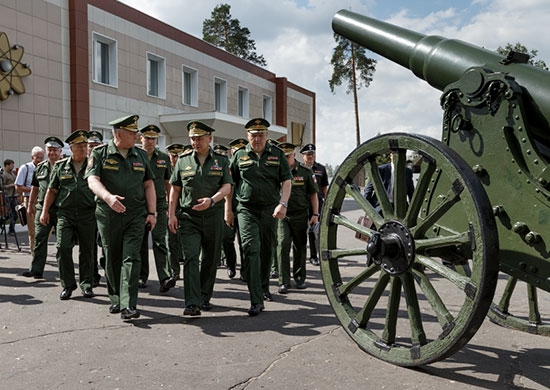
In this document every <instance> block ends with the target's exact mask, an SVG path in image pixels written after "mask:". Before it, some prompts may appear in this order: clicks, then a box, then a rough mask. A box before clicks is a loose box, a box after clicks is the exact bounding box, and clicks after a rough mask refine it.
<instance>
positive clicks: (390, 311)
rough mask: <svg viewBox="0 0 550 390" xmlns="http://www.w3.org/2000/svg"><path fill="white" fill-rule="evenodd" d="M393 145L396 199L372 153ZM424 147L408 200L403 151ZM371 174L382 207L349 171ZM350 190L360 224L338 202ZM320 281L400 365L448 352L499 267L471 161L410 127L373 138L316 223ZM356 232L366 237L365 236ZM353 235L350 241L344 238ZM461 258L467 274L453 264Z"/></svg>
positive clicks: (473, 323)
mask: <svg viewBox="0 0 550 390" xmlns="http://www.w3.org/2000/svg"><path fill="white" fill-rule="evenodd" d="M389 152H392V154H393V164H394V174H393V200H392V201H390V199H388V196H387V195H386V192H385V190H384V186H383V181H382V178H381V175H380V173H379V165H380V163H378V162H377V161H378V160H379V158H380V156H382V155H389ZM411 153H413V154H416V155H417V156H420V157H421V159H420V163H419V164H418V165H419V173H418V180H417V182H416V185H415V190H414V193H413V196H412V199H411V200H410V202H408V201H407V190H406V169H407V154H409V155H410V154H411ZM363 169H365V170H366V173H367V175H368V177H369V180H372V183H373V186H374V190H375V193H376V194H377V196H378V199H379V202H380V205H381V213H380V214H379V213H378V212H377V211H376V209H375V208H374V207H373V206H372V205H371V204H370V203H369V202H367V201H366V200H365V198H364V197H363V194H362V193H361V190H360V188H359V187H358V186H357V185H356V184H354V179H355V178H356V176H357V175H358V173H360V172H361V171H362V170H363ZM350 198H351V199H353V200H354V201H355V202H356V204H357V205H358V206H359V208H360V213H361V215H367V216H369V217H370V218H371V219H372V221H373V223H374V224H373V226H372V228H366V227H364V226H363V225H362V224H359V223H358V222H356V220H357V215H358V214H357V212H355V216H354V218H350V217H348V216H347V212H342V211H341V210H342V205H343V204H344V201H345V199H348V202H349V200H350ZM319 234H320V253H321V257H322V261H321V270H322V276H323V283H324V287H325V290H326V293H327V295H328V299H329V301H330V304H331V305H332V308H333V309H334V312H335V314H336V317H337V318H338V320H339V321H340V323H341V324H342V326H343V327H344V329H345V330H346V332H347V333H348V334H349V335H350V336H351V337H352V339H353V340H354V341H355V342H356V343H357V344H358V345H359V346H360V347H361V348H362V349H363V350H364V351H366V352H368V353H369V354H371V355H373V356H375V357H377V358H379V359H382V360H385V361H387V362H390V363H393V364H396V365H400V366H418V365H422V364H428V363H432V362H435V361H438V360H441V359H444V358H446V357H448V356H450V355H451V354H453V353H455V352H456V351H458V350H459V349H460V348H461V347H463V346H464V345H465V344H466V343H467V342H468V340H470V338H471V337H472V336H473V335H474V334H475V332H476V331H477V329H478V328H479V326H480V325H481V323H482V322H483V320H484V318H485V316H486V314H487V311H488V310H489V306H490V303H491V300H492V298H493V294H494V291H495V286H496V282H497V276H498V235H497V229H496V225H495V220H494V217H493V213H492V209H491V205H490V203H489V200H488V198H487V195H486V193H485V191H484V189H483V188H482V186H481V184H480V183H479V180H478V179H477V178H476V177H475V174H474V173H473V171H472V170H471V168H470V167H469V166H468V164H467V163H466V162H465V161H464V160H463V159H462V158H461V157H460V156H459V155H458V154H457V153H456V152H454V151H453V150H452V149H450V148H449V147H448V146H446V145H445V144H443V143H441V142H440V141H437V140H435V139H432V138H429V137H425V136H420V135H411V134H388V135H383V136H379V137H376V138H373V139H371V140H369V141H367V142H365V143H363V144H362V145H361V146H359V147H358V148H357V149H355V150H354V151H353V152H352V153H351V154H350V155H349V156H348V157H347V158H346V160H345V161H344V162H343V163H342V165H341V166H340V168H339V169H338V171H337V172H336V174H335V177H334V178H333V180H332V182H331V185H330V187H329V190H328V192H327V198H326V202H325V205H324V206H323V211H322V217H321V227H320V232H319ZM356 234H361V235H364V236H366V237H369V241H368V243H366V242H364V241H361V240H359V239H356V238H355V237H356ZM350 243H351V246H350ZM456 265H461V266H467V267H468V268H469V269H470V270H471V272H470V275H464V274H463V273H461V272H458V271H457V270H456Z"/></svg>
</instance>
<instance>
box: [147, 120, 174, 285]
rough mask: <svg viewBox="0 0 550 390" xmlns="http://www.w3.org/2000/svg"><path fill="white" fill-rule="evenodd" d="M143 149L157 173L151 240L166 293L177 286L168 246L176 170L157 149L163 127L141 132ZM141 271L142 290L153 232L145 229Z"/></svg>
mask: <svg viewBox="0 0 550 390" xmlns="http://www.w3.org/2000/svg"><path fill="white" fill-rule="evenodd" d="M140 132H141V137H140V138H141V147H142V148H143V150H145V151H146V152H147V156H148V157H149V163H150V165H151V169H152V170H153V173H154V174H155V178H154V179H153V183H154V184H155V193H156V195H157V224H156V225H155V228H154V229H153V230H152V231H151V241H152V243H153V256H154V258H155V266H156V269H157V275H158V280H159V283H160V292H162V293H164V292H167V291H168V290H170V289H171V288H172V287H174V286H175V285H176V278H175V276H174V277H172V270H171V267H170V264H169V262H168V247H167V246H166V231H167V230H168V216H167V215H166V212H167V211H168V201H167V196H168V195H169V194H170V183H169V180H170V175H171V174H172V167H171V165H170V157H168V155H167V154H166V153H164V152H162V151H160V150H159V149H158V148H157V140H158V137H159V134H160V128H159V127H158V126H156V125H148V126H145V127H144V128H143V129H141V130H140ZM140 254H141V271H140V277H139V280H140V287H145V285H146V282H147V279H148V277H149V230H147V229H145V234H144V236H143V241H142V243H141V251H140Z"/></svg>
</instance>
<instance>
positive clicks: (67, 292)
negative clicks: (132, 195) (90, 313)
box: [40, 130, 97, 300]
mask: <svg viewBox="0 0 550 390" xmlns="http://www.w3.org/2000/svg"><path fill="white" fill-rule="evenodd" d="M87 140H88V132H87V131H86V130H76V131H74V132H73V133H72V134H71V135H69V136H68V137H67V139H66V140H65V142H66V143H68V144H69V147H70V149H71V153H72V156H71V157H67V158H64V159H61V160H59V161H57V162H56V163H55V166H54V170H53V173H52V178H51V180H50V184H49V186H48V191H47V192H46V198H45V200H44V207H43V208H42V213H41V214H40V223H41V224H42V225H45V226H47V225H48V224H49V222H50V213H49V210H50V208H51V206H52V205H55V207H56V208H57V225H56V230H55V231H56V239H57V243H56V246H57V255H56V257H57V264H58V267H59V279H60V280H61V287H63V290H62V291H61V294H60V295H59V299H61V300H66V299H69V298H70V297H71V294H72V292H73V291H74V290H76V287H77V285H76V278H75V272H74V262H73V247H74V245H75V241H76V239H77V240H78V247H79V248H78V249H79V255H78V273H79V282H80V288H81V289H82V295H83V296H84V297H85V298H92V297H93V296H94V292H93V290H92V286H93V270H94V257H93V254H94V247H95V246H96V243H95V242H96V230H95V229H96V226H97V225H96V221H95V216H94V212H95V202H94V194H93V193H92V191H91V190H90V188H89V187H88V182H87V181H86V180H84V172H85V169H86V163H87V155H88V153H87V148H88V143H87Z"/></svg>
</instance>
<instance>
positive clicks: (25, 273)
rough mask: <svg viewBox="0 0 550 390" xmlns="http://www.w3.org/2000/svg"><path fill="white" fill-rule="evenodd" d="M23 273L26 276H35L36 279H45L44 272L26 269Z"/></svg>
mask: <svg viewBox="0 0 550 390" xmlns="http://www.w3.org/2000/svg"><path fill="white" fill-rule="evenodd" d="M21 275H23V276H24V277H26V278H35V279H43V278H44V277H43V276H42V274H35V273H34V272H31V271H25V272H23V273H22V274H21Z"/></svg>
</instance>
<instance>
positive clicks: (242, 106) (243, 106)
mask: <svg viewBox="0 0 550 390" xmlns="http://www.w3.org/2000/svg"><path fill="white" fill-rule="evenodd" d="M238 99H239V101H238V108H237V109H238V114H239V116H240V117H242V118H248V89H246V88H244V87H239V96H238Z"/></svg>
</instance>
